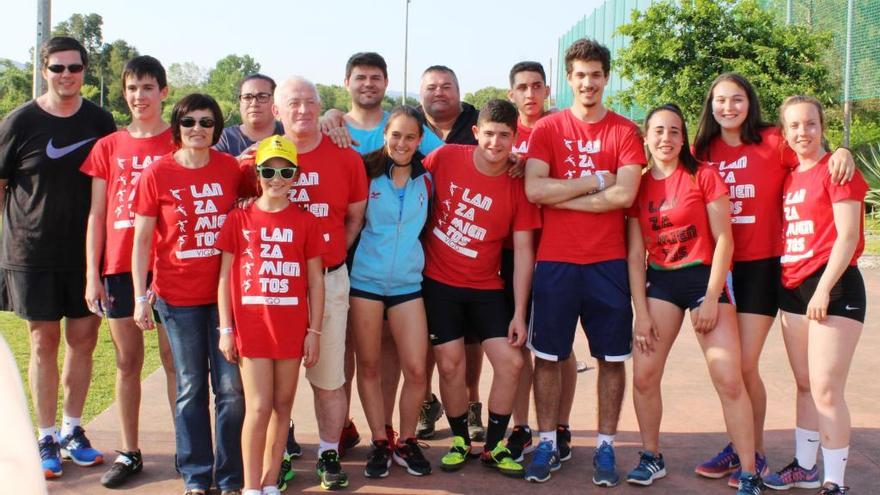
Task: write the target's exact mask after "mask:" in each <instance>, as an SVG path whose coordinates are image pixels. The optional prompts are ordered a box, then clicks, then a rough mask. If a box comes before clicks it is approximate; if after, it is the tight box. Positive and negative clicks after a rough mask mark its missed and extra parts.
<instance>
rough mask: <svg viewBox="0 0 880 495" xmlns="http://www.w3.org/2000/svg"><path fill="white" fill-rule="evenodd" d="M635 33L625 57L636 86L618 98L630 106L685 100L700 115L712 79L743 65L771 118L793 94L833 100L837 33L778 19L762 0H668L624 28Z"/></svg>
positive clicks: (622, 61)
mask: <svg viewBox="0 0 880 495" xmlns="http://www.w3.org/2000/svg"><path fill="white" fill-rule="evenodd" d="M619 32H620V33H621V34H623V35H625V36H628V37H629V38H630V40H631V42H630V44H629V46H627V47H625V48H623V49H622V50H621V51H620V53H619V54H618V56H617V64H618V66H617V68H618V70H619V72H620V75H621V77H623V78H624V79H627V80H629V81H632V85H631V86H630V87H628V88H626V89H624V90H622V91H620V92H618V93H617V94H616V95H615V96H614V98H613V100H614V102H615V103H620V104H622V105H623V106H624V107H629V108H631V107H633V106H635V105H638V106H641V107H642V108H651V107H654V106H657V105H661V104H663V103H667V102H674V103H677V104H678V105H679V106H680V107H681V108H682V110H683V111H684V114H685V115H686V116H687V117H688V118H689V120H691V121H692V122H694V121H696V119H697V118H698V117H699V115H700V112H701V111H702V105H703V100H704V98H705V95H706V90H707V89H708V84H709V82H710V81H712V80H713V79H714V78H715V77H716V76H717V75H718V74H720V73H722V72H727V71H733V72H738V73H740V74H742V75H743V76H745V77H746V78H747V79H748V80H749V81H751V83H752V84H753V85H754V86H755V89H756V90H757V91H758V94H759V96H760V100H761V107H762V111H763V115H764V118H765V120H771V121H772V120H775V119H774V116H775V114H776V109H777V108H778V107H779V104H780V103H782V100H783V99H784V98H785V97H786V96H789V95H792V94H799V93H805V94H811V95H813V96H815V97H817V98H819V100H820V101H823V102H827V103H830V102H831V101H832V96H833V91H832V88H831V86H830V84H829V73H828V72H829V71H828V68H827V66H826V65H825V63H823V60H822V57H823V53H824V48H825V47H827V46H828V45H829V44H830V41H831V37H830V35H829V34H827V33H823V32H811V31H809V30H808V29H805V28H803V27H797V26H785V25H783V24H781V23H778V22H777V21H775V19H774V16H773V14H772V13H771V12H766V11H763V10H762V9H761V8H760V7H759V5H758V3H757V1H755V0H693V1H689V2H677V1H672V0H662V1H659V2H657V3H654V4H652V5H651V6H650V7H648V9H647V10H645V11H644V12H638V11H633V13H632V21H631V22H630V23H629V24H625V25H623V26H621V27H620V28H619Z"/></svg>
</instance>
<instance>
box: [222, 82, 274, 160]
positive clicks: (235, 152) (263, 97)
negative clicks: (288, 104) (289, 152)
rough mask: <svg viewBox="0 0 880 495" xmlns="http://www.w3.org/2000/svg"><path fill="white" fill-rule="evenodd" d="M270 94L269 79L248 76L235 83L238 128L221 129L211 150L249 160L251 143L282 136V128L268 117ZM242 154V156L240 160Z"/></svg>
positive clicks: (269, 115) (271, 115)
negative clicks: (238, 116)
mask: <svg viewBox="0 0 880 495" xmlns="http://www.w3.org/2000/svg"><path fill="white" fill-rule="evenodd" d="M274 93H275V81H274V80H273V79H272V78H271V77H269V76H266V75H263V74H251V75H249V76H246V77H245V78H244V79H242V80H241V81H240V82H239V83H238V111H239V113H240V114H241V125H234V126H230V127H225V128H224V129H223V134H221V135H220V141H217V144H216V145H215V146H214V149H216V150H217V151H222V152H224V153H229V154H230V155H232V156H236V157H240V158H252V157H253V153H254V149H256V147H255V146H254V143H258V142H260V141H261V140H263V139H264V138H267V137H269V136H272V135H278V136H281V135H283V134H284V126H282V125H281V122H278V121H276V120H275V116H274V115H273V114H272V95H273V94H274ZM251 148H253V149H251ZM246 151H247V152H248V153H245V152H246ZM243 153H244V154H245V155H246V156H242V154H243Z"/></svg>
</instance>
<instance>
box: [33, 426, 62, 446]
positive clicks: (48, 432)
mask: <svg viewBox="0 0 880 495" xmlns="http://www.w3.org/2000/svg"><path fill="white" fill-rule="evenodd" d="M37 430H38V431H39V435H40V438H39V439H40V440H42V439H44V438H46V437H47V436H51V437H52V438H54V439H55V441H56V442H58V430H57V429H56V428H55V427H54V426H50V427H48V428H37Z"/></svg>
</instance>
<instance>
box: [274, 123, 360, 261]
mask: <svg viewBox="0 0 880 495" xmlns="http://www.w3.org/2000/svg"><path fill="white" fill-rule="evenodd" d="M297 159H298V161H299V170H300V175H299V179H297V182H296V184H294V186H293V188H292V189H291V190H290V200H291V201H293V202H294V203H299V204H300V206H302V207H303V208H305V209H308V210H309V211H310V212H312V214H313V215H315V216H316V217H318V218H319V219H320V220H321V229H322V231H323V232H324V240H325V241H327V244H328V247H327V252H326V254H325V256H324V267H325V268H326V267H331V266H336V265H338V264H340V263H342V262H343V261H345V254H346V246H345V215H346V213H347V212H348V205H350V204H352V203H357V202H360V201H366V199H367V172H366V170H365V169H364V162H363V161H362V160H361V156H360V155H358V154H357V152H356V151H354V150H352V149H349V148H339V147H338V146H336V145H335V144H333V142H331V141H330V140H329V139H327V138H321V142H320V144H318V147H317V148H315V149H314V150H312V151H309V152H307V153H301V154H299V155H298V157H297Z"/></svg>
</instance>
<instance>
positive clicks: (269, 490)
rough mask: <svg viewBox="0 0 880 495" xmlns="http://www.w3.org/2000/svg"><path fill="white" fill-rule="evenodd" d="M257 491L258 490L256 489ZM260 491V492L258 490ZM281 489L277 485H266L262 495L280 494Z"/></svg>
mask: <svg viewBox="0 0 880 495" xmlns="http://www.w3.org/2000/svg"><path fill="white" fill-rule="evenodd" d="M254 492H256V490H254ZM257 493H260V492H257ZM280 494H281V490H279V489H278V487H277V486H275V485H266V486H264V487H263V492H262V494H261V495H280Z"/></svg>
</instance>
